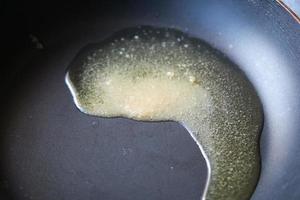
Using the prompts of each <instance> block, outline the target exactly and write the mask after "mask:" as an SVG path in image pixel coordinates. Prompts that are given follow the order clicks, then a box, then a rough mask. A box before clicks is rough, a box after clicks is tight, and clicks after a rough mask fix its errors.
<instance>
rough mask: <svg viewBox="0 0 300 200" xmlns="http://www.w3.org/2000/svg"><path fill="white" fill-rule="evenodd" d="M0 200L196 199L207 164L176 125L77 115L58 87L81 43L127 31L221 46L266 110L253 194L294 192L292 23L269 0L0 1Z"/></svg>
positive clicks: (297, 105)
mask: <svg viewBox="0 0 300 200" xmlns="http://www.w3.org/2000/svg"><path fill="white" fill-rule="evenodd" d="M0 6H1V10H0V12H1V16H0V20H1V33H0V34H1V37H0V40H1V54H0V56H1V73H0V80H1V86H0V87H1V91H2V92H1V105H2V109H1V121H0V127H1V128H0V130H1V140H0V142H1V151H0V154H1V162H0V166H1V167H0V187H1V194H0V199H4V200H11V199H14V200H19V199H38V200H39V199H42V200H48V199H49V200H50V199H72V200H81V199H84V200H86V199H90V200H94V199H97V200H98V199H103V200H141V199H143V200H169V199H172V200H183V199H185V200H193V199H195V200H197V199H200V198H201V195H202V192H203V189H204V186H205V181H206V177H207V166H206V164H205V160H204V158H203V156H202V155H201V153H200V150H199V149H198V146H197V145H196V143H195V142H194V141H193V139H192V138H191V137H190V135H189V133H188V132H187V131H186V130H185V129H184V128H183V127H182V126H180V125H179V124H177V123H175V122H160V123H158V122H155V123H154V122H151V123H149V122H148V123H147V122H137V121H133V120H129V119H123V118H115V119H104V118H97V117H92V116H88V115H85V114H83V113H81V112H80V111H79V110H78V109H77V108H76V107H75V105H74V103H73V101H72V96H71V94H70V92H69V91H68V89H67V86H66V84H65V80H64V79H65V73H66V69H67V67H68V65H69V64H70V62H71V61H72V60H73V58H74V57H75V56H76V54H77V53H78V52H79V50H80V49H81V48H83V47H84V46H86V45H87V44H89V43H97V42H99V41H101V40H103V39H105V38H107V37H108V36H110V35H111V34H113V33H114V32H116V31H118V30H121V29H123V28H127V27H133V26H138V25H152V26H158V27H171V28H176V29H179V30H182V31H184V32H186V33H188V34H190V35H192V36H194V37H198V38H200V39H203V40H205V41H206V42H208V43H209V44H210V45H211V46H213V47H214V48H216V49H218V50H220V51H221V52H223V53H224V54H225V55H226V56H228V57H229V58H230V59H231V60H232V61H233V62H234V63H236V64H237V65H238V66H239V67H240V68H241V70H242V71H244V72H245V74H246V75H247V77H248V78H249V80H250V81H251V83H252V84H253V85H254V87H255V89H256V91H257V93H258V95H259V97H260V100H261V102H262V105H263V110H264V117H265V119H264V129H263V132H262V135H261V142H260V147H261V156H262V160H261V165H262V168H261V176H260V180H259V182H258V185H257V188H256V190H255V192H254V194H253V196H252V199H253V200H262V199H299V197H300V191H299V187H300V173H299V169H300V134H299V131H300V123H299V119H300V101H299V100H300V89H299V88H300V87H299V86H300V79H299V77H300V62H299V60H300V25H299V24H298V23H297V21H296V20H295V19H294V18H293V17H292V16H291V15H290V14H289V13H288V12H286V10H285V9H284V8H283V7H282V6H280V5H279V4H278V3H277V2H275V1H271V0H264V1H258V0H249V1H238V0H228V1H217V0H207V1H205V0H201V1H196V0H187V1H179V0H172V1H171V0H166V1H155V0H153V1H150V0H149V1H148V0H144V1H133V0H125V1H84V2H70V3H67V2H59V1H26V2H19V1H3V2H1V4H0Z"/></svg>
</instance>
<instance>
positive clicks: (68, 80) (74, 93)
mask: <svg viewBox="0 0 300 200" xmlns="http://www.w3.org/2000/svg"><path fill="white" fill-rule="evenodd" d="M154 30H155V29H154ZM168 30H170V29H168ZM65 81H66V84H67V86H68V88H69V89H70V92H71V94H72V96H73V100H74V103H75V104H76V106H77V108H78V109H79V110H80V111H81V112H83V113H86V114H89V115H95V114H93V113H92V114H91V113H90V112H89V111H87V110H85V109H84V108H83V107H82V106H81V104H80V98H78V96H77V94H78V91H76V86H75V85H74V84H73V83H72V81H71V78H70V73H69V71H68V72H67V74H66V78H65ZM95 116H99V115H95ZM118 116H120V117H127V118H133V119H134V117H130V116H123V115H118ZM118 116H114V117H118ZM137 120H139V121H153V120H143V119H142V120H140V119H137ZM154 121H157V120H154ZM160 121H164V120H160ZM173 121H177V122H179V123H180V124H181V125H182V126H184V127H185V129H186V130H188V132H189V134H190V135H191V137H192V138H193V139H194V141H195V142H196V144H197V145H198V147H199V149H200V151H201V153H202V155H203V156H204V158H205V161H206V164H207V169H208V176H207V180H206V184H205V188H204V191H203V195H202V200H204V199H207V198H206V197H207V194H208V190H209V185H210V182H211V175H212V169H211V163H210V161H209V158H208V156H207V155H206V153H205V151H204V149H203V147H202V145H201V144H200V142H201V141H199V140H198V139H197V138H196V136H195V135H194V134H193V132H192V131H191V130H190V129H189V127H188V126H186V124H184V122H182V121H180V120H179V121H178V120H173Z"/></svg>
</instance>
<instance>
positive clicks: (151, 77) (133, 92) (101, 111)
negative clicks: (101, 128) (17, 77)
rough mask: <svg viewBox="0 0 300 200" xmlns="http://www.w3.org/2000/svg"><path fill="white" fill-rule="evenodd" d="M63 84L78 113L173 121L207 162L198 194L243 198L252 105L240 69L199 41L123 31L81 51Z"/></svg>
mask: <svg viewBox="0 0 300 200" xmlns="http://www.w3.org/2000/svg"><path fill="white" fill-rule="evenodd" d="M66 82H67V85H68V87H69V89H70V91H71V93H72V95H73V98H74V102H75V104H76V106H77V107H78V108H79V109H80V110H81V111H82V112H84V113H87V114H90V115H95V116H101V117H116V116H118V117H127V118H132V119H136V120H143V121H164V120H173V121H177V122H179V123H181V124H182V125H183V126H184V127H186V128H187V130H188V131H189V132H190V134H191V136H192V137H193V139H194V140H195V142H197V144H198V146H199V148H200V150H201V151H202V153H203V155H204V156H205V158H206V161H207V165H208V168H209V177H208V180H207V184H206V188H205V191H204V196H203V199H231V200H234V199H238V200H240V199H249V198H250V196H251V194H252V192H253V190H254V188H255V186H256V182H257V179H258V176H259V169H260V158H259V146H258V139H259V134H260V129H261V127H262V111H261V106H260V102H259V99H258V97H257V95H256V93H255V91H254V89H253V87H252V86H251V84H250V83H249V81H248V80H247V79H246V77H245V76H244V74H243V73H242V72H241V71H240V70H239V69H238V68H237V67H236V66H235V65H234V64H233V63H232V62H230V61H229V60H228V59H227V58H226V57H225V56H224V55H223V54H221V53H220V52H218V51H216V50H214V49H213V48H211V47H210V46H209V45H208V44H206V43H205V42H203V41H201V40H199V39H196V38H192V37H189V36H188V35H187V34H185V33H183V32H180V31H178V30H174V29H169V28H155V27H149V26H142V27H137V28H129V29H126V30H123V31H120V32H117V33H115V34H114V35H113V36H111V37H110V38H108V39H106V40H105V41H103V42H101V43H99V44H97V45H93V46H91V47H90V48H88V49H85V50H84V51H81V52H80V53H79V55H78V56H77V57H76V58H75V60H74V61H73V62H72V64H71V66H70V68H69V70H68V72H67V75H66Z"/></svg>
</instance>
